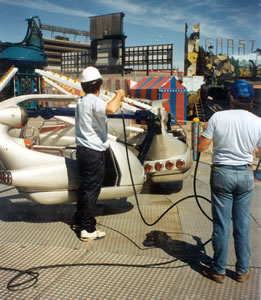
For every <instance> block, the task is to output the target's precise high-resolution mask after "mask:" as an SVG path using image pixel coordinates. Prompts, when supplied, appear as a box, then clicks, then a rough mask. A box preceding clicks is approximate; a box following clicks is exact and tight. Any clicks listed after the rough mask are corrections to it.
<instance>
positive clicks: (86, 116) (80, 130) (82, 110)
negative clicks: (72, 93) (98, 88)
mask: <svg viewBox="0 0 261 300" xmlns="http://www.w3.org/2000/svg"><path fill="white" fill-rule="evenodd" d="M106 105H107V103H106V102H105V101H103V100H101V99H100V98H99V97H97V96H95V95H94V94H87V95H86V96H84V97H82V98H80V99H79V101H78V103H77V106H76V109H75V135H76V145H79V146H83V147H87V148H90V149H93V150H97V151H105V150H106V149H107V148H108V146H109V142H108V140H107V116H106Z"/></svg>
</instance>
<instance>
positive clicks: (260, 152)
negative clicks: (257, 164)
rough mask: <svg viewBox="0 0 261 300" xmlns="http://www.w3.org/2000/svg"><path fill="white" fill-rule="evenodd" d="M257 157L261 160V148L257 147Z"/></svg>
mask: <svg viewBox="0 0 261 300" xmlns="http://www.w3.org/2000/svg"><path fill="white" fill-rule="evenodd" d="M256 157H257V158H261V147H257V152H256Z"/></svg>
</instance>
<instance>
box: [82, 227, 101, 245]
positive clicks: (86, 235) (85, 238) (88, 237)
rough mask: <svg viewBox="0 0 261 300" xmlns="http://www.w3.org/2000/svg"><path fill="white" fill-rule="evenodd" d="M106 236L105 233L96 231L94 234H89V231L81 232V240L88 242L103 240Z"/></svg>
mask: <svg viewBox="0 0 261 300" xmlns="http://www.w3.org/2000/svg"><path fill="white" fill-rule="evenodd" d="M105 235H106V233H105V232H103V231H100V230H96V231H94V232H88V231H87V230H81V235H80V240H81V241H83V242H86V241H88V240H96V239H102V238H104V237H105Z"/></svg>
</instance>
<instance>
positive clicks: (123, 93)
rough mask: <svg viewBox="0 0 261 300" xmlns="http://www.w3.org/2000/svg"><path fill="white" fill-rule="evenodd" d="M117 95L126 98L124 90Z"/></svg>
mask: <svg viewBox="0 0 261 300" xmlns="http://www.w3.org/2000/svg"><path fill="white" fill-rule="evenodd" d="M116 94H117V95H119V96H120V97H121V98H123V97H125V92H124V90H122V89H120V90H116Z"/></svg>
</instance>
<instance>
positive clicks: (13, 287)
mask: <svg viewBox="0 0 261 300" xmlns="http://www.w3.org/2000/svg"><path fill="white" fill-rule="evenodd" d="M121 114H122V121H123V131H124V139H125V143H124V144H125V149H126V156H127V162H128V167H129V172H130V178H131V182H132V186H133V192H134V196H135V200H136V203H137V207H138V211H139V214H140V216H141V219H142V220H143V222H144V223H145V224H146V225H147V226H153V225H155V224H156V223H158V222H159V221H160V220H161V219H162V217H163V216H164V215H166V214H167V213H168V212H169V211H170V210H171V209H172V208H174V207H175V206H176V205H178V204H179V203H181V202H182V201H185V200H186V199H190V198H196V202H197V204H198V206H199V208H200V210H201V212H202V213H203V214H204V215H205V216H206V217H207V219H208V220H210V221H212V219H211V218H210V217H209V216H208V215H207V214H206V213H205V211H204V210H203V208H202V207H201V205H200V203H199V200H198V199H199V198H201V199H204V200H205V201H207V202H211V201H210V200H209V199H207V198H206V197H203V196H200V195H197V191H196V173H197V169H198V164H199V158H200V154H199V155H198V158H197V162H196V166H195V172H194V179H193V189H194V195H190V196H186V197H184V198H182V199H180V200H178V201H177V202H175V203H174V204H173V205H171V206H170V207H169V208H168V209H167V210H166V211H164V212H163V213H162V214H161V216H160V217H159V218H158V219H156V220H155V221H154V222H152V223H148V222H147V221H146V220H145V218H144V216H143V214H142V212H141V209H140V205H139V200H138V196H137V192H136V189H135V184H134V180H133V176H132V171H131V166H130V160H129V154H128V144H127V134H126V128H125V122H124V116H123V111H122V110H121ZM103 226H104V225H103ZM105 227H106V226H105ZM124 237H125V238H127V239H129V238H128V237H127V236H125V235H124ZM129 240H130V239H129ZM211 240H212V239H211V238H210V239H209V240H207V241H206V242H205V243H203V244H201V245H200V246H199V247H197V249H195V251H193V252H194V253H197V252H198V251H200V249H202V248H203V247H204V246H205V245H207V244H208V243H209V242H210V241H211ZM133 243H134V242H133ZM134 245H136V246H137V244H136V243H134ZM138 247H139V246H138ZM139 249H141V248H140V247H139ZM149 249H151V248H149ZM141 250H145V249H141ZM177 260H178V258H175V259H172V260H170V261H165V262H162V263H154V264H139V265H138V264H121V263H118V264H117V263H116V264H111V263H87V264H81V263H79V264H60V265H49V266H39V267H34V268H30V269H27V270H16V269H8V268H3V267H0V270H5V271H12V272H14V271H15V272H18V274H17V275H15V276H14V277H13V278H12V279H11V280H10V281H9V282H8V284H7V289H8V290H9V291H17V290H20V291H21V290H24V289H28V288H30V287H32V286H34V285H35V284H36V283H37V282H38V278H39V275H40V274H39V273H38V272H36V271H39V270H43V269H54V268H64V267H80V266H114V267H117V266H118V267H135V268H149V267H150V268H151V267H160V266H164V265H167V264H170V263H173V262H175V261H177ZM187 265H189V263H187V264H184V265H182V266H175V268H180V267H184V266H187ZM173 268H174V267H173ZM253 268H256V269H260V268H259V267H253ZM24 275H27V276H30V277H31V278H29V279H25V280H24V281H22V282H21V281H19V283H15V282H16V281H18V279H20V277H22V276H24ZM25 284H27V286H26V287H22V286H24V285H25Z"/></svg>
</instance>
